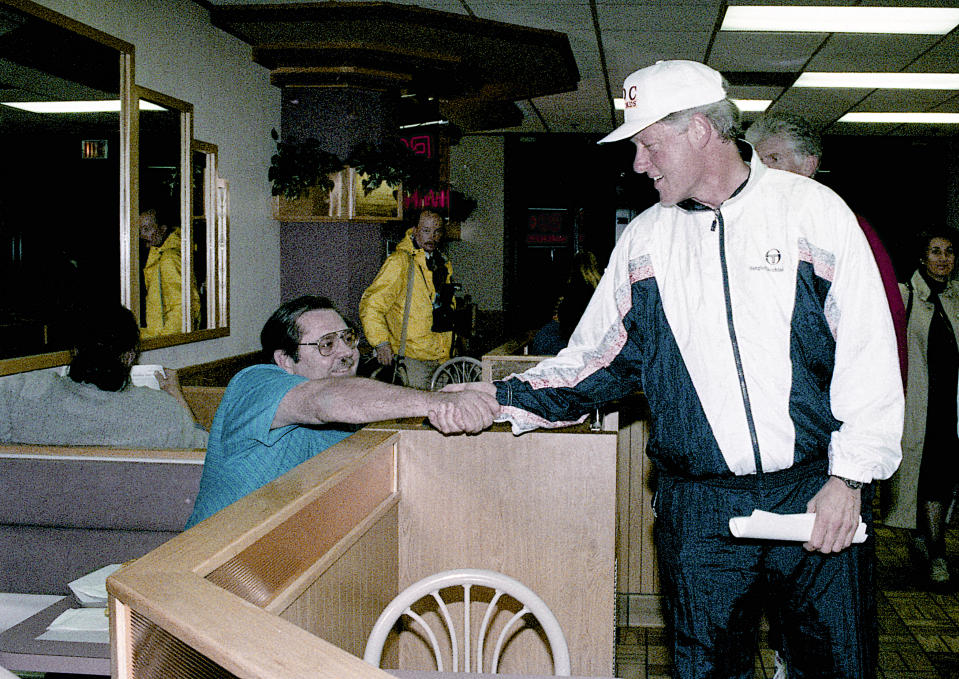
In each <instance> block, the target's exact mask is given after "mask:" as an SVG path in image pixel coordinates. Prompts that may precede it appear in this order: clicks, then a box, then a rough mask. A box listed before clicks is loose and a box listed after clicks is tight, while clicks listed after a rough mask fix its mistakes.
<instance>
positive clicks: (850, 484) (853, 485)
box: [833, 474, 866, 490]
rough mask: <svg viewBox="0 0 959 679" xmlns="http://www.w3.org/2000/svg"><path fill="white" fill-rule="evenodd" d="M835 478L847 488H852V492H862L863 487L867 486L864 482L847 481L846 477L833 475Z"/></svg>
mask: <svg viewBox="0 0 959 679" xmlns="http://www.w3.org/2000/svg"><path fill="white" fill-rule="evenodd" d="M833 476H835V477H836V478H837V479H839V480H840V481H842V482H843V483H845V484H846V488H851V489H852V490H860V489H861V488H862V487H863V486H865V485H866V484H865V483H863V482H862V481H853V480H852V479H847V478H846V477H845V476H836V475H835V474H833Z"/></svg>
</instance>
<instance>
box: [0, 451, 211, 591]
mask: <svg viewBox="0 0 959 679" xmlns="http://www.w3.org/2000/svg"><path fill="white" fill-rule="evenodd" d="M204 454H205V451H203V450H121V449H116V448H95V447H89V448H88V447H72V446H29V445H7V446H0V591H3V592H19V593H26V594H69V592H70V590H69V587H68V583H69V582H70V581H71V580H74V579H76V578H78V577H80V576H81V575H84V574H86V573H89V572H91V571H94V570H96V569H98V568H100V567H101V566H105V565H107V564H110V563H122V562H124V561H128V560H130V559H134V558H137V557H140V556H142V555H143V554H146V553H147V552H149V551H150V550H152V549H154V548H156V547H157V546H159V545H160V544H162V543H164V542H166V541H167V540H169V539H170V538H171V537H173V536H174V535H176V534H177V533H179V532H180V531H182V530H183V526H184V524H185V523H186V521H187V519H188V518H189V516H190V512H191V511H192V509H193V500H194V498H196V493H197V489H198V488H199V484H200V474H201V472H202V469H203V457H204Z"/></svg>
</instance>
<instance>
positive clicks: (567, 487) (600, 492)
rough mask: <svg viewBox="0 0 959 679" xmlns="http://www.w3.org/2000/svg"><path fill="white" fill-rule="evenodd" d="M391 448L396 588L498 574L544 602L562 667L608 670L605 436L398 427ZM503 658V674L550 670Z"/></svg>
mask: <svg viewBox="0 0 959 679" xmlns="http://www.w3.org/2000/svg"><path fill="white" fill-rule="evenodd" d="M398 458H399V463H400V469H399V483H400V494H401V497H402V501H401V503H400V517H399V520H400V535H399V540H400V545H399V559H400V563H399V576H400V583H399V585H400V588H403V587H405V586H407V585H409V584H411V583H412V582H415V581H416V580H418V579H420V578H422V577H424V576H426V575H429V574H431V573H434V572H437V571H441V570H446V569H449V568H461V567H470V568H489V569H492V570H496V571H499V572H501V573H505V574H507V575H510V576H512V577H514V578H516V579H518V580H520V581H521V582H523V583H524V584H526V585H527V586H528V587H530V588H531V589H532V590H533V591H534V592H536V593H538V594H539V595H540V596H541V597H542V598H543V600H544V601H545V602H546V604H547V605H548V606H549V607H550V608H551V609H552V610H553V612H554V614H555V615H556V617H557V619H558V620H559V622H560V625H561V627H562V628H563V630H564V632H565V634H566V638H567V642H568V644H569V648H570V656H571V661H572V672H573V674H576V675H584V676H589V675H592V676H605V675H609V674H610V673H611V670H612V666H613V644H614V638H613V637H614V629H613V622H614V619H613V618H614V587H615V583H614V576H613V560H614V543H615V472H616V436H615V435H613V434H577V433H532V434H526V435H524V436H521V437H515V436H513V435H512V434H510V433H505V432H487V433H484V434H482V435H480V436H475V437H463V436H460V437H444V436H442V435H440V434H438V433H436V432H431V431H404V432H402V438H401V441H400V451H399V455H398ZM521 646H523V644H521V643H520V640H519V639H518V640H517V648H519V647H521ZM403 650H405V647H404V649H403ZM524 650H525V649H524ZM401 652H402V651H401ZM516 655H517V656H521V655H525V653H519V652H518V653H516ZM541 655H542V654H541ZM405 660H406V658H404V657H402V655H401V659H400V665H401V668H403V669H408V667H406V666H405V665H404V662H405ZM503 662H504V664H503V666H502V668H501V671H502V672H504V673H509V672H521V673H522V672H525V673H529V672H537V671H538V672H544V671H545V672H549V671H551V664H549V663H548V662H547V663H546V665H545V667H544V666H543V662H542V658H540V661H539V662H540V664H539V665H538V666H537V665H536V659H535V656H534V657H533V658H531V659H530V661H529V662H526V661H525V660H524V659H519V660H515V661H514V660H511V659H510V658H509V657H508V656H504V659H503ZM411 668H412V667H409V669H411Z"/></svg>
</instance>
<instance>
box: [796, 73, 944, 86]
mask: <svg viewBox="0 0 959 679" xmlns="http://www.w3.org/2000/svg"><path fill="white" fill-rule="evenodd" d="M793 86H794V87H846V88H862V89H870V90H872V89H881V90H885V89H890V90H894V89H900V90H959V73H803V74H801V75H800V76H799V78H797V79H796V82H795V84H794V85H793Z"/></svg>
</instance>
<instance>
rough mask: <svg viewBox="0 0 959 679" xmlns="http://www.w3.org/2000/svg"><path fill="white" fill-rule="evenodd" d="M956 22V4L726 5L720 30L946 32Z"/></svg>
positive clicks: (939, 33) (925, 33)
mask: <svg viewBox="0 0 959 679" xmlns="http://www.w3.org/2000/svg"><path fill="white" fill-rule="evenodd" d="M957 25H959V8H943V7H811V6H791V7H770V6H755V5H737V6H734V7H729V8H727V9H726V16H725V17H724V18H723V25H722V27H721V30H724V31H781V32H804V33H913V34H924V35H945V34H946V33H948V32H949V31H951V30H952V29H953V28H955V27H956V26H957Z"/></svg>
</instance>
